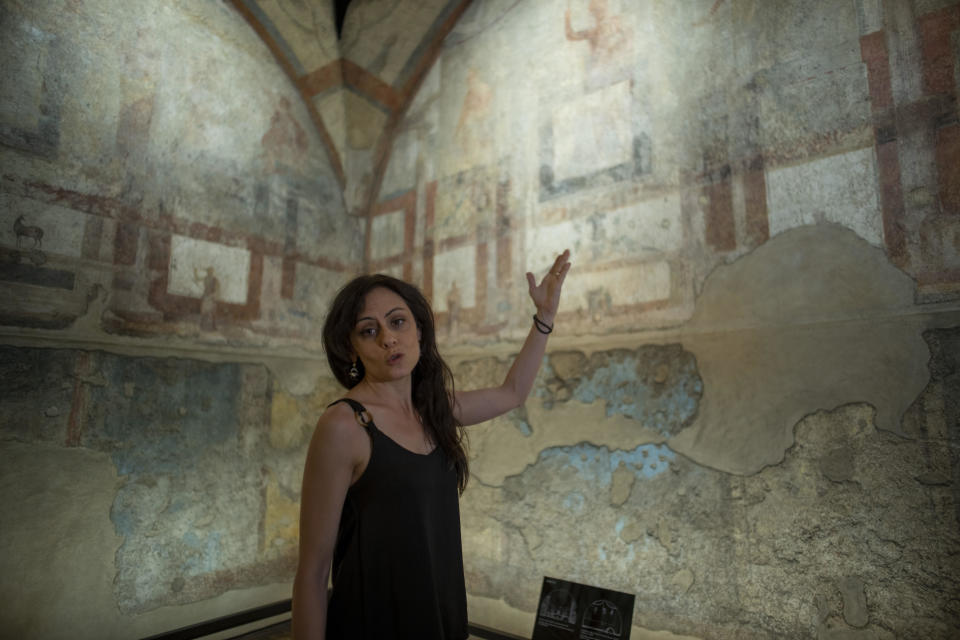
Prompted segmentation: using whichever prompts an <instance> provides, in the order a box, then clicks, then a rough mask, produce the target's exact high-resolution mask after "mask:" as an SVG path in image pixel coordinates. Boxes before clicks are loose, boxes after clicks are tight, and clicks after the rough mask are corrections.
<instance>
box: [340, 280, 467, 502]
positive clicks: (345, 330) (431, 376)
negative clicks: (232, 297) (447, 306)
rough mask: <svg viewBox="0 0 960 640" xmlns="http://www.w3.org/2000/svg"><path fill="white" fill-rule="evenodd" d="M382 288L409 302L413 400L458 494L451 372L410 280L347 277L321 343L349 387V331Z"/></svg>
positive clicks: (461, 476)
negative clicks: (413, 334) (414, 351)
mask: <svg viewBox="0 0 960 640" xmlns="http://www.w3.org/2000/svg"><path fill="white" fill-rule="evenodd" d="M377 287H384V288H385V289H389V290H391V291H393V292H394V293H396V294H397V295H398V296H400V297H401V298H403V301H404V302H406V303H407V306H408V307H410V311H411V313H413V317H414V320H416V323H417V328H418V329H420V360H419V361H418V362H417V365H416V366H415V367H414V369H413V373H412V374H411V375H412V378H413V380H412V391H411V393H412V396H413V397H412V400H413V407H414V409H416V411H417V414H418V415H419V417H420V421H421V422H422V423H423V428H424V429H426V431H427V434H428V435H429V436H430V439H431V440H432V441H433V442H434V443H435V444H436V446H438V447H440V448H441V450H443V453H444V454H446V456H447V459H448V460H450V462H451V464H452V465H453V467H454V468H455V469H456V471H457V488H458V489H459V490H460V493H463V490H464V489H465V488H466V487H467V477H468V474H469V468H468V463H467V452H466V448H465V446H464V441H465V439H466V433H465V432H464V429H463V425H461V424H460V423H459V422H458V421H457V419H456V417H455V416H454V413H453V404H452V402H453V397H454V396H453V392H454V383H453V374H452V373H451V372H450V368H449V367H448V366H447V363H446V362H444V361H443V358H441V357H440V352H439V351H438V350H437V334H436V329H435V325H434V321H433V310H432V309H431V308H430V303H429V302H427V299H426V298H425V297H424V296H423V294H422V293H420V290H419V289H417V288H416V287H415V286H413V285H412V284H409V283H406V282H404V281H403V280H398V279H397V278H393V277H391V276H388V275H384V274H380V273H378V274H372V275H363V276H358V277H356V278H354V279H353V280H351V281H350V282H348V283H347V284H346V285H344V287H343V288H342V289H340V291H339V292H338V293H337V296H336V297H335V298H334V299H333V303H332V304H331V305H330V312H329V313H328V314H327V319H326V321H324V323H323V348H324V350H325V351H326V353H327V362H329V363H330V370H331V371H332V372H333V375H334V377H336V379H337V381H338V382H340V384H342V385H343V386H344V387H346V388H347V389H350V388H353V387H354V386H356V385H357V384H358V383H359V382H360V381H361V380H363V376H364V373H365V371H364V368H363V363H362V362H361V361H360V360H359V359H358V360H357V369H358V370H359V371H360V375H359V376H357V378H356V379H355V380H354V379H351V378H350V375H349V370H350V367H351V365H353V360H352V359H351V358H350V353H351V351H352V348H351V346H350V334H351V333H352V332H353V329H354V327H355V326H356V324H357V316H359V315H360V312H361V311H362V310H363V302H364V299H365V298H366V297H367V294H368V293H370V291H372V290H373V289H376V288H377Z"/></svg>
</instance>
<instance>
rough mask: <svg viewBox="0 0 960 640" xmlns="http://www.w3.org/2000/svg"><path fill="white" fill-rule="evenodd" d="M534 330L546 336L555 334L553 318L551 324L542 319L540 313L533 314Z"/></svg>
mask: <svg viewBox="0 0 960 640" xmlns="http://www.w3.org/2000/svg"><path fill="white" fill-rule="evenodd" d="M533 328H534V329H536V330H537V331H539V332H540V333H542V334H544V335H549V334H550V333H552V332H553V322H552V318H551V322H547V321H545V320H544V319H543V318H541V317H540V312H537V313H535V314H533Z"/></svg>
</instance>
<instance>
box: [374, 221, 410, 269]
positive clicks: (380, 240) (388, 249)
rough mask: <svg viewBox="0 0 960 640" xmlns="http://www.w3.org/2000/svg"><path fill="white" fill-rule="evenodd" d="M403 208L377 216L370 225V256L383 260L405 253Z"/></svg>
mask: <svg viewBox="0 0 960 640" xmlns="http://www.w3.org/2000/svg"><path fill="white" fill-rule="evenodd" d="M405 220H406V212H404V211H403V210H400V211H394V212H392V213H385V214H383V215H379V216H376V217H375V218H374V219H373V222H372V223H371V225H370V257H371V258H372V259H373V260H381V259H383V258H389V257H390V256H396V255H399V254H401V253H403V229H404V222H405Z"/></svg>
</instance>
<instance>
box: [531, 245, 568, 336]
mask: <svg viewBox="0 0 960 640" xmlns="http://www.w3.org/2000/svg"><path fill="white" fill-rule="evenodd" d="M569 270H570V250H569V249H567V250H566V251H564V252H563V253H561V254H560V255H559V256H557V259H556V260H554V261H553V266H552V267H550V271H549V272H547V274H546V275H545V276H543V280H541V281H540V284H537V281H536V279H535V278H534V277H533V274H532V273H530V272H529V271H528V272H527V285H528V290H529V292H530V299H531V300H533V304H534V305H536V307H537V315H539V316H540V319H541V320H543V321H544V322H546V323H547V324H553V317H554V316H555V315H556V314H557V308H558V307H559V306H560V290H561V289H562V288H563V281H564V279H565V278H566V277H567V272H568V271H569Z"/></svg>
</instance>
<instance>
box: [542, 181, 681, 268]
mask: <svg viewBox="0 0 960 640" xmlns="http://www.w3.org/2000/svg"><path fill="white" fill-rule="evenodd" d="M682 245H683V225H682V224H681V211H680V195H679V194H677V193H671V194H668V195H665V196H663V197H660V198H656V199H653V200H647V201H644V202H638V203H635V204H632V205H630V206H628V207H623V208H621V209H616V210H614V211H611V212H609V213H602V214H596V215H593V216H589V217H586V218H578V219H575V220H567V221H564V222H560V223H557V224H552V225H547V226H543V227H535V228H532V229H530V230H529V232H528V234H527V247H528V250H527V267H526V268H527V270H528V271H531V272H532V273H534V275H536V276H537V277H540V276H541V275H542V273H545V272H546V270H547V268H549V267H550V265H551V264H553V260H554V258H556V254H557V253H559V252H560V251H562V250H564V249H570V251H571V254H572V259H573V260H574V261H575V262H576V261H580V263H581V264H590V265H601V264H604V263H610V262H616V261H618V260H630V259H636V258H649V257H652V256H656V255H658V254H664V253H670V252H673V251H677V250H679V249H680V248H681V247H682Z"/></svg>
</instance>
